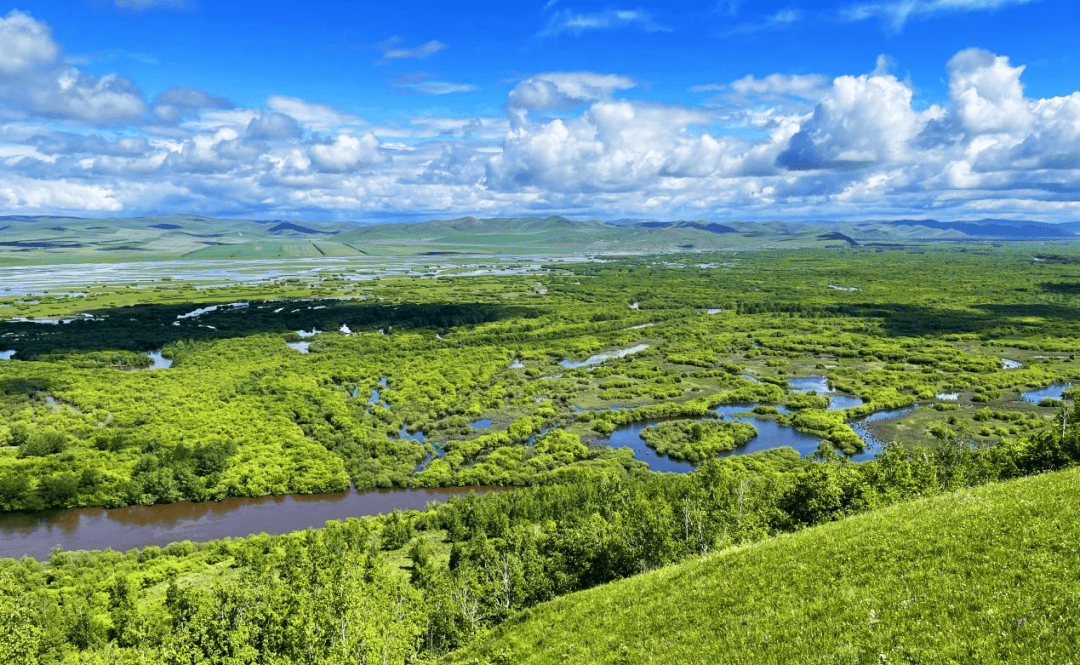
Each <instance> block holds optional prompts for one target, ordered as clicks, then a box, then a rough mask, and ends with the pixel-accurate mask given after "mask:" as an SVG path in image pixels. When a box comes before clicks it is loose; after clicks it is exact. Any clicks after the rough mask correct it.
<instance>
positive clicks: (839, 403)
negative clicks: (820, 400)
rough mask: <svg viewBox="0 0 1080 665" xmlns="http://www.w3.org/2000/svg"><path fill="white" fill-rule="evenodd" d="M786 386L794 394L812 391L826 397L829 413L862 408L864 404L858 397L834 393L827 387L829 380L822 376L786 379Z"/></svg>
mask: <svg viewBox="0 0 1080 665" xmlns="http://www.w3.org/2000/svg"><path fill="white" fill-rule="evenodd" d="M788 384H789V385H790V386H791V387H792V388H793V389H794V390H795V391H796V392H800V393H808V392H811V391H813V392H816V393H817V394H818V395H823V396H825V397H828V398H829V406H828V410H829V411H843V410H844V409H850V408H852V407H854V406H862V405H863V404H864V402H863V400H862V398H860V397H852V396H851V395H841V394H840V393H834V392H833V391H832V388H830V387H829V380H828V379H827V378H825V377H824V376H807V377H803V378H798V379H788Z"/></svg>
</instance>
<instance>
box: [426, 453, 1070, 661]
mask: <svg viewBox="0 0 1080 665" xmlns="http://www.w3.org/2000/svg"><path fill="white" fill-rule="evenodd" d="M1078 636H1080V469H1072V470H1070V471H1065V472H1060V473H1054V474H1047V475H1043V476H1037V477H1032V478H1026V479H1022V480H1018V481H1012V482H1008V483H1002V484H995V485H990V486H985V487H982V488H978V489H974V490H968V491H962V492H957V493H954V494H949V495H944V496H939V497H935V498H932V499H928V500H921V501H915V502H911V503H906V504H901V505H897V506H894V507H892V508H889V509H886V510H882V511H879V512H876V513H871V514H868V515H864V516H859V517H855V518H852V519H848V520H845V521H842V522H837V523H832V524H828V525H825V526H822V527H818V528H813V529H808V530H805V531H802V532H799V533H796V534H793V535H789V536H782V537H779V538H775V539H772V540H769V541H765V542H762V543H758V544H755V545H752V546H747V547H741V548H734V549H730V550H726V551H723V552H718V553H716V554H713V555H709V556H706V557H704V558H702V559H698V560H695V561H692V562H689V563H686V564H682V565H677V566H672V567H669V568H665V569H661V570H658V571H654V572H651V573H647V574H644V575H640V576H638V577H634V578H630V579H627V580H623V581H620V582H617V583H614V584H610V585H607V586H603V587H598V588H595V589H591V590H589V591H585V592H581V593H576V594H573V595H570V596H566V597H563V598H560V599H557V600H555V601H553V602H550V603H547V604H544V605H541V606H539V607H536V608H534V609H532V610H531V611H527V612H524V613H523V614H522V615H521V616H520V617H519V618H517V619H512V620H510V621H509V622H507V623H506V624H504V625H503V626H502V627H501V628H500V629H496V630H494V631H492V632H491V633H489V634H487V635H484V636H482V637H481V638H479V639H478V640H477V641H476V642H475V643H474V645H473V646H472V647H471V648H468V649H465V650H462V651H459V652H455V653H453V654H450V656H449V657H448V658H447V659H446V661H445V662H447V663H472V662H479V663H515V664H519V663H679V664H684V663H784V664H787V663H862V664H867V663H1054V664H1055V665H1064V664H1067V663H1077V662H1080V641H1078Z"/></svg>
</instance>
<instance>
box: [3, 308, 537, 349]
mask: <svg viewBox="0 0 1080 665" xmlns="http://www.w3.org/2000/svg"><path fill="white" fill-rule="evenodd" d="M215 305H216V308H215V309H210V308H214V307H215ZM197 310H208V311H202V312H200V313H198V314H195V315H193V314H192V313H193V312H196V311H197ZM90 313H91V314H93V316H94V318H93V319H91V318H85V319H76V320H73V321H69V322H67V323H61V324H59V325H48V324H41V323H28V322H11V321H3V322H0V340H3V341H0V346H2V347H3V348H5V349H8V350H15V351H16V352H17V353H16V354H15V358H16V359H19V360H31V359H33V358H34V357H35V356H38V355H42V354H46V353H51V352H53V351H69V350H77V351H93V350H103V349H127V350H131V351H150V350H153V349H160V348H161V347H163V346H165V345H167V344H170V343H172V342H176V341H179V340H207V339H223V338H231V337H243V336H246V335H252V334H257V333H287V332H288V331H294V330H312V329H317V330H322V331H327V330H331V331H332V330H338V329H339V328H340V327H341V326H342V325H346V326H348V327H349V329H350V330H352V331H361V330H377V329H384V330H389V329H391V328H393V329H413V328H429V329H433V330H442V331H445V330H447V329H449V328H452V327H456V326H471V325H477V324H481V323H490V322H494V321H500V320H503V319H507V318H533V317H535V316H539V313H538V312H535V311H533V310H532V309H530V308H527V307H520V306H514V307H511V306H503V305H494V304H484V303H453V304H450V303H430V304H405V305H371V304H361V303H353V302H348V301H341V300H334V299H327V300H291V301H289V300H270V301H250V302H249V303H247V304H246V306H232V305H222V304H221V303H187V304H182V305H132V306H128V307H118V308H113V309H103V310H97V311H94V312H90Z"/></svg>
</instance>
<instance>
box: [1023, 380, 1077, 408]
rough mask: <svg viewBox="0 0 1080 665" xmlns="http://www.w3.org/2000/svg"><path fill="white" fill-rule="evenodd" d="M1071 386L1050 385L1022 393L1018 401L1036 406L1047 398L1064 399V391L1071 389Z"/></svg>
mask: <svg viewBox="0 0 1080 665" xmlns="http://www.w3.org/2000/svg"><path fill="white" fill-rule="evenodd" d="M1072 386H1073V384H1071V383H1052V384H1050V385H1048V386H1047V387H1045V388H1039V389H1038V390H1028V391H1026V392H1022V393H1020V399H1022V400H1024V401H1025V402H1031V403H1032V404H1038V403H1039V402H1041V401H1042V400H1044V399H1046V398H1047V397H1049V398H1050V399H1058V400H1059V399H1062V398H1063V397H1064V393H1065V391H1066V390H1068V389H1069V388H1072Z"/></svg>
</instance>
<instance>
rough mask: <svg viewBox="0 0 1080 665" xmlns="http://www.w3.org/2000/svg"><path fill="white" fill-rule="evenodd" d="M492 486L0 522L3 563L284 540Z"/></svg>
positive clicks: (85, 511)
mask: <svg viewBox="0 0 1080 665" xmlns="http://www.w3.org/2000/svg"><path fill="white" fill-rule="evenodd" d="M493 489H497V488H491V487H443V488H437V489H395V490H368V491H365V492H356V491H353V490H352V489H350V490H349V491H347V492H340V493H337V494H312V495H307V496H300V495H293V496H264V497H259V498H229V499H225V500H223V501H205V502H201V503H191V502H189V501H179V502H177V503H169V504H163V505H158V506H129V507H127V508H109V509H105V508H78V509H73V510H62V511H60V510H48V511H42V512H36V513H11V514H7V515H2V516H0V558H2V557H15V558H18V557H22V556H30V557H33V558H35V559H38V560H45V559H47V558H48V557H49V550H50V549H51V548H52V547H54V546H56V545H59V546H60V547H62V548H63V549H64V550H65V551H66V550H100V549H105V548H106V547H111V548H112V549H114V550H117V551H121V552H123V551H127V550H129V549H131V548H143V547H148V546H150V545H157V546H159V547H160V546H164V545H168V544H169V543H174V542H181V541H184V540H191V541H205V540H215V539H218V538H229V537H233V538H236V537H243V536H248V535H251V534H255V533H268V534H280V533H288V532H290V531H296V530H298V529H306V528H310V527H321V526H323V525H324V524H326V522H327V521H328V520H343V519H345V518H347V517H361V516H364V515H380V514H383V513H390V512H393V511H394V510H420V509H422V508H424V507H425V506H427V504H429V503H431V502H433V501H445V500H447V499H448V498H449V497H452V496H461V495H466V494H468V493H469V492H473V491H475V492H478V493H484V492H488V491H492V490H493Z"/></svg>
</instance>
